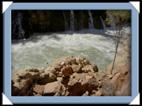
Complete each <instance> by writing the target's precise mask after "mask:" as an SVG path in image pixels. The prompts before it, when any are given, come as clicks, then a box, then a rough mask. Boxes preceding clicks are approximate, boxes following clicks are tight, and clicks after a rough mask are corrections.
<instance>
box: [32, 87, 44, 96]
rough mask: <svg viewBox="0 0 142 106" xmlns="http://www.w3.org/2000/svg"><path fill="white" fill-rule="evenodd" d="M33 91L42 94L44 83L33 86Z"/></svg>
mask: <svg viewBox="0 0 142 106" xmlns="http://www.w3.org/2000/svg"><path fill="white" fill-rule="evenodd" d="M33 91H34V92H35V93H36V94H39V95H42V94H43V91H44V85H35V86H34V87H33Z"/></svg>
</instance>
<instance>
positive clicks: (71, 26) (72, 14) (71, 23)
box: [70, 10, 74, 31]
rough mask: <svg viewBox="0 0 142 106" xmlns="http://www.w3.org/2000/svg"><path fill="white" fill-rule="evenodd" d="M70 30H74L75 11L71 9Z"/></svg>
mask: <svg viewBox="0 0 142 106" xmlns="http://www.w3.org/2000/svg"><path fill="white" fill-rule="evenodd" d="M70 30H71V31H74V11H73V10H71V11H70Z"/></svg>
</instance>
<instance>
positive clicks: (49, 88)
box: [44, 81, 62, 95]
mask: <svg viewBox="0 0 142 106" xmlns="http://www.w3.org/2000/svg"><path fill="white" fill-rule="evenodd" d="M61 87H62V85H61V83H59V82H58V81H55V82H51V83H47V84H46V85H45V87H44V95H55V94H56V93H58V92H60V89H61Z"/></svg>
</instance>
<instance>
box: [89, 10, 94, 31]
mask: <svg viewBox="0 0 142 106" xmlns="http://www.w3.org/2000/svg"><path fill="white" fill-rule="evenodd" d="M88 15H89V22H88V24H89V29H94V22H93V17H92V13H91V11H90V10H88Z"/></svg>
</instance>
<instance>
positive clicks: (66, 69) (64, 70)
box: [61, 66, 73, 76]
mask: <svg viewBox="0 0 142 106" xmlns="http://www.w3.org/2000/svg"><path fill="white" fill-rule="evenodd" d="M61 72H62V74H63V75H64V76H70V75H71V74H72V73H73V70H72V68H71V66H66V67H63V68H62V69H61Z"/></svg>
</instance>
